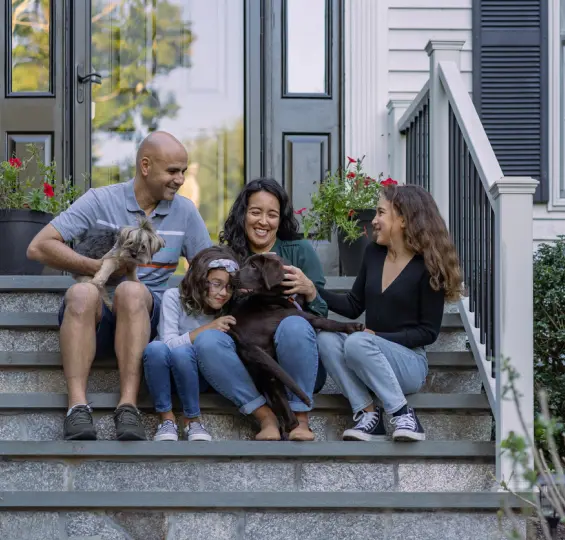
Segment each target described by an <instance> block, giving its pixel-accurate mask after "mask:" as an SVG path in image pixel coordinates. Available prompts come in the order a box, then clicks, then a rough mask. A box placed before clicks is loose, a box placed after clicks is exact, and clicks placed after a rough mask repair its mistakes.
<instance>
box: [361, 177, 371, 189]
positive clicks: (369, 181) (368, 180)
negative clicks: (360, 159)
mask: <svg viewBox="0 0 565 540" xmlns="http://www.w3.org/2000/svg"><path fill="white" fill-rule="evenodd" d="M370 183H371V179H370V178H366V179H365V181H364V182H363V185H364V186H365V187H367V186H368V185H369V184H370Z"/></svg>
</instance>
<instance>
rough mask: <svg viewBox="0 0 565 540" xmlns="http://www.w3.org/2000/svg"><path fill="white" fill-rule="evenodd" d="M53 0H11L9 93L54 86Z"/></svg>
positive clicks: (38, 90) (32, 90)
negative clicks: (52, 55)
mask: <svg viewBox="0 0 565 540" xmlns="http://www.w3.org/2000/svg"><path fill="white" fill-rule="evenodd" d="M51 7H52V6H51V1H50V0H11V2H10V4H9V8H10V27H9V31H10V36H11V37H10V47H11V51H10V60H9V66H10V76H9V93H18V92H42V93H49V92H51V91H52V88H51V13H52V11H51Z"/></svg>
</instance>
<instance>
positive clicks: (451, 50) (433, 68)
mask: <svg viewBox="0 0 565 540" xmlns="http://www.w3.org/2000/svg"><path fill="white" fill-rule="evenodd" d="M464 44H465V42H464V41H436V40H431V41H428V44H427V45H426V52H427V53H428V56H429V57H430V191H431V193H432V195H433V197H434V199H435V201H436V203H437V205H438V207H439V210H440V212H441V215H442V216H443V219H444V220H445V223H446V224H447V226H449V152H448V148H449V102H448V98H447V94H446V93H445V90H444V89H443V86H442V83H441V81H440V79H439V69H438V64H439V62H442V61H451V62H455V63H456V64H457V67H458V68H459V67H460V51H461V49H462V48H463V45H464Z"/></svg>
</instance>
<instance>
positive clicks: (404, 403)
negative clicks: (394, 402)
mask: <svg viewBox="0 0 565 540" xmlns="http://www.w3.org/2000/svg"><path fill="white" fill-rule="evenodd" d="M407 404H408V402H407V401H406V400H404V401H403V402H402V403H401V404H400V405H398V406H397V407H392V408H391V409H389V410H388V411H387V410H385V412H386V413H387V414H389V415H390V414H394V413H395V412H396V411H399V410H400V409H402V407H404V405H407Z"/></svg>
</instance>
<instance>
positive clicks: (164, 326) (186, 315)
mask: <svg viewBox="0 0 565 540" xmlns="http://www.w3.org/2000/svg"><path fill="white" fill-rule="evenodd" d="M238 270H239V263H238V260H237V257H236V255H235V254H234V253H233V251H232V250H231V249H229V248H228V247H227V246H212V247H209V248H206V249H203V250H202V251H200V252H199V253H198V254H197V255H196V256H195V257H194V258H193V259H192V262H191V264H190V267H189V269H188V272H187V273H186V274H185V276H184V278H183V279H182V281H181V282H180V285H179V287H178V288H174V289H167V290H166V291H165V293H164V295H163V300H162V302H161V315H160V318H159V328H158V337H157V338H156V339H155V341H152V342H151V343H149V344H148V345H147V346H146V347H145V350H144V351H143V368H144V371H145V381H146V382H147V387H148V389H149V393H150V394H151V397H152V398H153V403H154V404H155V410H156V411H157V413H159V416H160V419H161V422H160V423H159V426H158V428H157V433H156V434H155V437H154V440H155V441H177V440H178V427H177V424H176V420H175V415H174V413H173V410H172V402H171V378H172V379H173V380H174V382H175V386H176V389H177V393H178V395H179V398H180V400H181V402H182V408H183V414H184V433H185V435H186V438H187V439H188V440H189V441H210V440H211V438H212V437H211V436H210V434H209V433H208V431H206V428H205V427H204V425H203V424H202V422H201V420H200V397H199V396H200V391H201V390H203V389H205V388H206V387H207V386H208V385H207V383H206V381H205V380H201V378H200V375H199V372H198V363H197V360H196V351H195V348H194V346H193V343H194V341H195V340H196V338H197V337H198V335H199V334H201V333H202V332H205V331H206V330H214V331H216V332H227V331H228V330H229V328H230V326H231V325H232V324H235V319H234V318H233V317H232V316H231V315H228V307H229V303H230V300H231V297H232V293H233V287H232V283H231V276H232V275H233V274H234V273H235V272H237V271H238ZM240 371H241V373H240V374H239V376H240V377H245V376H247V378H249V375H248V374H247V372H246V371H245V368H244V367H243V366H241V370H240Z"/></svg>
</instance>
